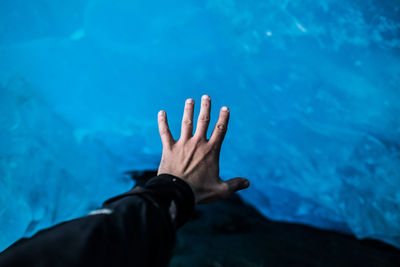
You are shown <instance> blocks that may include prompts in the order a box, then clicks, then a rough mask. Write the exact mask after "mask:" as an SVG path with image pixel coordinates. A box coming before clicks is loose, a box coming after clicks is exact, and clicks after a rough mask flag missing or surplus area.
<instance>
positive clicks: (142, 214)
mask: <svg viewBox="0 0 400 267" xmlns="http://www.w3.org/2000/svg"><path fill="white" fill-rule="evenodd" d="M210 107H211V101H210V98H209V97H208V96H204V97H203V98H202V103H201V110H200V115H199V119H198V122H197V129H196V133H195V134H194V135H193V110H194V101H193V100H192V99H189V100H187V101H186V103H185V110H184V114H183V121H182V132H181V138H180V139H179V140H178V141H175V140H173V138H172V135H171V132H170V130H169V127H168V123H167V117H166V114H165V112H164V111H161V112H160V113H159V115H158V125H159V130H160V136H161V140H162V143H163V154H162V159H161V163H160V166H159V169H158V176H157V177H155V178H153V179H151V180H150V181H149V182H148V183H147V184H146V186H145V187H144V188H140V187H137V188H134V189H132V190H131V191H129V192H127V193H125V194H122V195H120V196H117V197H114V198H112V199H110V200H107V201H106V202H105V203H104V205H103V208H102V209H100V210H98V211H96V212H95V213H93V214H92V215H89V216H85V217H82V218H79V219H76V220H72V221H69V222H65V223H62V224H59V225H56V226H54V227H52V228H49V229H46V230H43V231H40V232H38V233H37V234H35V235H34V236H33V237H32V238H29V239H26V238H24V239H21V240H19V241H18V242H16V243H14V244H13V245H12V246H10V247H9V248H8V249H6V250H5V251H4V252H3V253H2V254H0V266H125V265H133V266H166V265H167V264H168V261H169V259H170V257H171V253H172V249H173V246H174V243H175V239H176V229H177V228H178V227H180V226H181V225H183V224H184V223H185V222H186V221H187V220H188V219H189V217H190V215H191V213H192V211H193V209H194V205H195V203H197V204H202V203H208V202H212V201H215V200H218V199H221V198H226V197H228V196H229V195H230V194H231V193H233V192H235V191H237V190H240V189H244V188H246V187H248V185H249V183H248V181H247V180H246V179H244V178H234V179H230V180H228V181H222V180H221V179H220V178H219V153H220V149H221V145H222V141H223V138H224V136H225V133H226V129H227V124H228V120H229V110H228V109H227V108H222V109H221V111H220V116H219V119H218V122H217V125H216V127H215V129H214V131H213V133H212V135H211V138H210V140H207V138H206V136H207V128H208V124H209V120H210Z"/></svg>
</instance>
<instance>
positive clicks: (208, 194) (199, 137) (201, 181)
mask: <svg viewBox="0 0 400 267" xmlns="http://www.w3.org/2000/svg"><path fill="white" fill-rule="evenodd" d="M210 112H211V98H210V97H209V96H208V95H204V96H203V97H202V98H201V107H200V114H199V117H198V119H197V128H196V131H195V133H194V134H193V113H194V100H193V99H187V100H186V102H185V108H184V112H183V118H182V128H181V136H180V138H179V140H174V139H173V137H172V134H171V131H170V129H169V126H168V121H167V114H166V113H165V111H163V110H161V111H160V112H159V113H158V128H159V132H160V137H161V141H162V146H163V152H162V157H161V163H160V166H159V168H158V174H171V175H174V176H176V177H179V178H181V179H182V180H184V181H185V182H187V183H188V184H189V185H190V187H191V188H192V190H193V193H194V196H195V202H196V204H204V203H210V202H213V201H216V200H219V199H224V198H227V197H229V196H230V195H231V194H232V193H234V192H236V191H239V190H242V189H245V188H247V187H249V181H248V180H247V179H245V178H241V177H236V178H233V179H229V180H227V181H223V180H222V179H221V178H220V177H219V155H220V151H221V146H222V142H223V140H224V137H225V134H226V131H227V126H228V121H229V113H230V112H229V109H228V108H227V107H222V108H221V110H220V113H219V118H218V121H217V123H216V125H215V127H214V130H213V132H212V134H211V137H210V139H209V140H207V130H208V126H209V124H210Z"/></svg>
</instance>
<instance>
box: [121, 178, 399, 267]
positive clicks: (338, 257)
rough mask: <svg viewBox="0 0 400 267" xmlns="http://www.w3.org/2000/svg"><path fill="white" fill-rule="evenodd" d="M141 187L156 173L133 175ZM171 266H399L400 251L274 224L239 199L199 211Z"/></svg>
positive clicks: (183, 234) (180, 240)
mask: <svg viewBox="0 0 400 267" xmlns="http://www.w3.org/2000/svg"><path fill="white" fill-rule="evenodd" d="M129 174H130V175H131V177H132V178H133V179H134V180H137V181H140V183H143V182H144V181H145V180H146V179H148V178H151V177H152V176H153V175H155V174H156V172H153V171H145V172H130V173H129ZM170 266H176V267H178V266H193V267H194V266H218V267H219V266H241V267H246V266H379V267H382V266H400V250H398V249H396V248H394V247H392V246H390V245H387V244H384V243H382V242H379V241H375V240H358V239H357V238H355V237H353V236H350V235H345V234H340V233H337V232H333V231H326V230H320V229H316V228H312V227H308V226H304V225H297V224H290V223H282V222H273V221H270V220H268V219H266V218H265V217H263V216H262V215H261V214H260V213H259V212H258V211H257V210H256V209H255V208H254V207H252V206H250V205H248V204H246V203H244V202H243V200H242V199H241V197H240V196H239V195H237V194H235V195H232V196H231V197H230V198H229V199H227V200H222V201H219V202H216V203H212V204H207V205H200V206H197V207H196V210H195V213H194V214H193V218H192V219H191V220H190V221H189V222H188V223H187V224H186V225H185V226H183V227H182V228H181V229H180V230H179V231H178V240H177V244H176V248H175V252H174V257H173V259H172V261H171V265H170Z"/></svg>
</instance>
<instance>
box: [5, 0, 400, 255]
mask: <svg viewBox="0 0 400 267" xmlns="http://www.w3.org/2000/svg"><path fill="white" fill-rule="evenodd" d="M399 8H400V2H399V1H397V0H396V1H393V0H385V1H382V0H355V1H347V0H335V1H331V0H323V1H315V0H304V1H277V0H275V1H273V0H263V1H259V0H254V1H249V0H206V1H200V0H191V1H188V0H185V1H184V0H173V1H161V0H147V1H133V0H130V1H128V0H118V1H115V0H69V1H54V0H1V1H0V97H1V98H0V136H1V138H0V233H1V234H0V250H1V249H4V248H5V247H7V246H8V245H9V244H10V243H11V242H13V241H15V240H16V239H18V238H19V237H21V236H29V235H31V234H32V233H34V232H35V231H37V230H38V229H41V228H43V227H47V226H49V225H52V224H54V223H57V222H59V221H62V220H65V219H70V218H74V217H77V216H81V215H84V214H85V213H87V212H88V211H89V210H91V209H94V208H96V207H98V206H99V205H100V204H101V201H102V200H104V199H105V198H106V197H109V196H111V195H113V194H117V193H119V192H122V191H123V190H127V189H128V188H129V187H130V186H131V184H130V182H129V180H127V179H126V178H125V177H123V175H121V173H122V172H123V171H124V170H132V169H138V170H140V169H149V168H151V169H156V168H157V166H158V163H159V160H160V153H161V144H160V141H159V137H158V132H157V124H156V114H157V112H158V110H160V109H165V110H166V111H167V113H168V115H169V121H170V124H171V125H170V126H171V128H172V131H173V134H174V135H175V137H178V136H179V129H180V126H179V124H180V120H181V114H182V108H183V103H184V100H185V99H186V98H188V97H192V98H194V99H195V100H196V101H197V102H198V101H199V100H200V96H201V95H202V94H205V93H207V94H209V95H211V97H212V101H213V117H212V123H213V122H215V121H216V115H217V110H218V109H219V107H220V106H222V105H227V106H229V107H230V109H231V121H230V125H229V131H228V135H227V137H226V139H225V143H224V147H223V151H222V155H221V177H223V178H230V177H233V176H243V177H247V178H249V179H250V180H251V182H252V185H251V188H250V189H248V190H246V191H244V192H243V193H242V196H243V197H244V198H245V199H246V200H247V201H248V202H250V203H252V204H254V205H255V206H256V207H257V208H258V209H259V210H260V211H261V212H262V213H263V214H265V215H266V216H267V217H269V218H271V219H274V220H280V221H289V222H299V223H305V224H309V225H313V226H316V227H321V228H326V229H334V230H338V231H341V232H347V233H354V234H355V235H356V236H358V237H360V238H364V237H371V238H376V239H380V240H383V241H385V242H388V243H391V244H394V245H396V246H398V247H400V223H399V222H400V190H399V189H400V119H399V118H400V61H399V59H400V53H399V52H400V34H399V33H400V31H399V30H400V14H399V12H400V9H399Z"/></svg>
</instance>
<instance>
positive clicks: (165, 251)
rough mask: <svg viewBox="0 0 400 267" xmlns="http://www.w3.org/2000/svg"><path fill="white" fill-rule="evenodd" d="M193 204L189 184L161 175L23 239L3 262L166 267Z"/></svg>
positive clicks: (2, 257) (1, 256)
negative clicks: (82, 213)
mask: <svg viewBox="0 0 400 267" xmlns="http://www.w3.org/2000/svg"><path fill="white" fill-rule="evenodd" d="M193 209H194V195H193V191H192V190H191V188H190V186H189V185H188V184H187V183H186V182H184V181H183V180H181V179H179V178H177V177H174V176H172V175H167V174H162V175H159V176H157V177H155V178H153V179H151V180H150V181H149V182H148V183H147V184H146V186H145V187H143V188H141V187H136V188H134V189H132V190H130V191H129V192H127V193H125V194H122V195H120V196H117V197H114V198H112V199H109V200H107V201H106V202H105V203H104V204H103V207H102V209H100V210H97V211H95V212H93V213H91V214H89V215H88V216H85V217H82V218H79V219H75V220H72V221H68V222H64V223H61V224H58V225H56V226H54V227H51V228H49V229H45V230H42V231H40V232H38V233H37V234H35V235H34V236H33V237H31V238H29V239H27V238H23V239H20V240H19V241H17V242H16V243H14V244H13V245H11V246H10V247H9V248H7V249H6V250H5V251H3V252H2V253H1V254H0V266H96V267H97V266H167V265H168V262H169V260H170V258H171V256H172V249H173V246H174V244H175V239H176V229H177V228H178V227H179V226H181V225H183V224H184V223H185V222H186V221H187V220H188V219H189V217H190V215H191V213H192V212H193Z"/></svg>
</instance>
